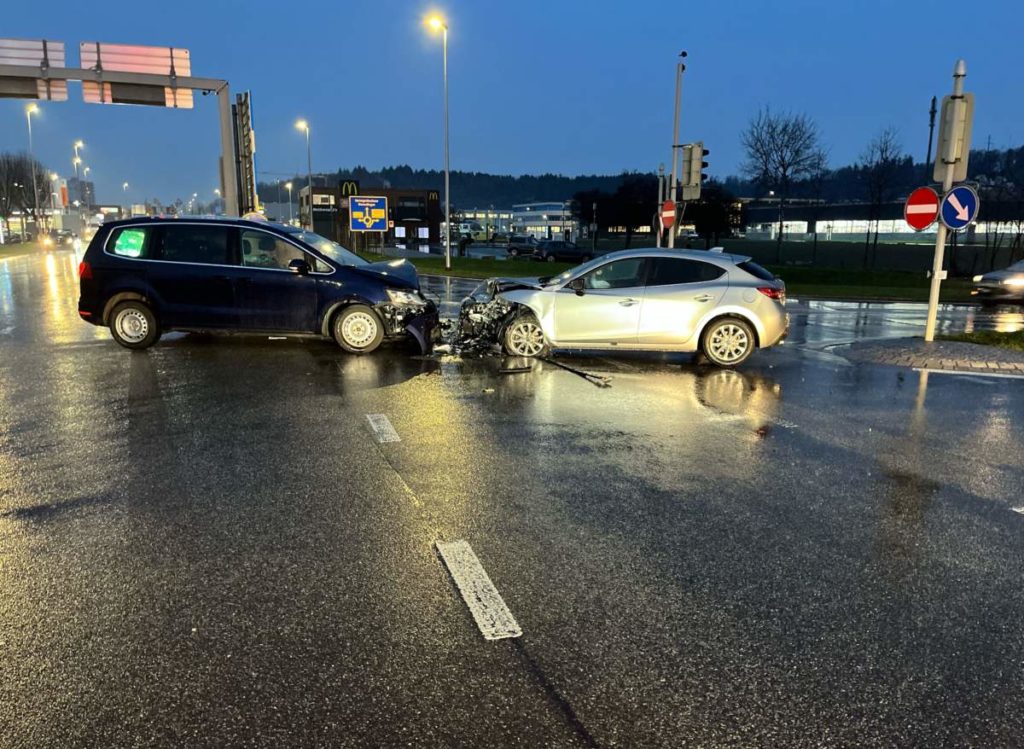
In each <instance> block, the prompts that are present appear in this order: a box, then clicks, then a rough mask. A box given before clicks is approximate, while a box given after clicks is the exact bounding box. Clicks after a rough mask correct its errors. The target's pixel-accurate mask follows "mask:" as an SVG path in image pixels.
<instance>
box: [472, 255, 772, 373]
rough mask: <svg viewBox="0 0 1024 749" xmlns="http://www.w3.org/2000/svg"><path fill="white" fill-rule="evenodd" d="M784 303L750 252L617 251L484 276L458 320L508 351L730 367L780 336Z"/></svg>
mask: <svg viewBox="0 0 1024 749" xmlns="http://www.w3.org/2000/svg"><path fill="white" fill-rule="evenodd" d="M785 303H786V286H785V284H784V283H783V282H782V281H781V280H780V279H777V278H775V276H773V275H772V274H771V273H770V272H769V271H767V270H765V269H764V268H762V267H761V266H759V265H757V264H756V263H754V262H753V261H751V259H750V258H749V257H743V256H739V255H730V254H725V253H716V252H702V251H690V250H658V249H646V250H623V251H621V252H613V253H609V254H607V255H603V256H601V257H598V258H595V259H593V260H591V261H589V262H586V263H584V264H582V265H579V266H577V267H575V268H571V269H570V270H567V271H565V272H564V273H561V274H560V275H557V276H554V277H552V278H547V279H491V280H489V281H487V282H485V283H484V284H483V285H481V286H480V287H479V288H478V289H477V290H476V291H474V292H473V294H472V295H471V296H470V297H469V298H468V299H466V301H465V302H464V303H463V308H462V323H461V325H462V329H463V333H464V334H467V332H468V334H470V335H472V334H474V333H475V334H487V333H490V334H491V335H492V336H493V337H495V338H497V339H498V340H499V341H500V342H501V343H502V345H503V347H504V349H505V350H506V351H507V352H508V353H509V354H512V355H515V356H540V355H542V354H544V353H545V352H546V351H547V350H548V349H550V348H563V349H565V348H577V349H604V350H616V351H681V352H688V351H698V350H699V351H701V352H703V353H704V355H705V356H707V358H708V359H709V360H710V361H711V362H712V363H714V364H717V365H719V366H723V367H734V366H736V365H738V364H740V363H741V362H743V361H745V360H746V359H747V357H749V356H750V355H751V353H753V351H754V350H755V349H757V348H768V347H769V346H774V345H775V344H777V343H779V342H780V341H781V340H782V339H783V338H784V337H785V335H786V331H787V329H788V326H789V316H788V315H787V314H786V309H785Z"/></svg>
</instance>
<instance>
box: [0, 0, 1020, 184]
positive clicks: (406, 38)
mask: <svg viewBox="0 0 1024 749" xmlns="http://www.w3.org/2000/svg"><path fill="white" fill-rule="evenodd" d="M434 8H436V9H438V10H440V11H441V12H443V13H444V14H445V16H446V17H447V18H448V21H449V26H450V28H451V33H450V42H449V44H450V46H449V51H450V59H449V65H450V81H451V147H452V154H451V161H452V168H453V169H464V170H472V171H487V172H494V173H503V174H508V173H510V174H523V173H541V172H557V173H563V174H569V175H573V174H580V173H598V174H610V173H618V172H621V171H623V170H653V169H656V168H657V165H658V163H659V162H664V161H666V160H667V158H668V153H669V145H670V140H671V129H672V96H673V84H674V67H673V66H674V63H675V60H676V55H677V54H678V52H679V50H681V49H686V50H687V51H688V52H689V57H688V58H687V72H686V77H685V79H684V86H683V115H682V127H681V140H683V141H684V142H688V141H692V140H698V139H703V140H704V141H705V145H706V147H707V148H709V149H710V150H711V155H710V157H709V161H710V164H711V168H710V170H709V171H710V172H711V173H712V174H715V175H719V176H724V175H727V174H730V173H734V172H736V171H737V170H738V168H739V165H740V163H741V161H742V152H741V147H740V143H739V135H740V132H741V131H742V130H743V128H744V126H745V125H746V123H747V122H748V120H749V119H750V117H751V116H752V115H753V114H754V113H755V112H756V110H757V109H758V107H760V106H762V105H766V104H768V105H771V106H772V107H775V108H778V109H787V110H793V111H802V112H806V113H807V114H809V115H810V116H811V117H812V118H813V119H814V120H815V121H816V122H817V123H818V125H819V126H820V129H821V132H822V135H823V140H824V143H825V145H826V146H827V148H828V150H829V155H830V162H831V164H832V165H833V166H836V165H841V164H844V163H848V162H850V161H852V160H854V159H856V157H857V155H858V154H859V153H860V152H861V151H862V150H863V148H864V146H865V144H866V142H867V141H868V140H869V139H870V138H871V137H872V136H873V135H874V134H875V133H877V132H878V131H879V130H881V129H882V128H884V127H886V126H889V125H893V126H895V127H896V128H897V129H898V131H899V133H900V138H901V140H902V143H903V146H904V148H905V149H906V150H908V151H909V152H910V153H911V154H912V155H913V156H914V157H915V158H916V159H923V158H924V153H925V148H926V146H927V138H928V128H927V109H928V103H929V99H930V97H931V96H932V95H933V94H936V95H939V96H941V95H943V94H945V93H947V92H948V91H949V89H950V87H951V78H950V74H951V71H952V67H953V63H954V61H955V60H956V58H957V57H959V56H962V57H964V58H965V59H966V60H967V66H968V77H967V90H969V91H973V92H974V93H975V94H976V97H977V111H976V120H975V125H974V145H975V146H976V147H978V146H984V145H985V144H986V143H987V141H988V139H989V138H990V137H991V142H992V145H993V146H996V147H1006V146H1011V145H1020V144H1021V143H1022V142H1024V47H1022V46H1021V44H1020V33H1021V28H1022V27H1024V4H1022V3H1021V2H1020V0H992V1H989V2H984V1H983V2H972V3H965V2H963V1H962V0H960V1H952V0H934V1H932V2H928V3H925V4H921V3H905V2H896V1H895V0H889V1H888V2H882V1H880V0H857V1H856V2H852V1H847V2H836V3H823V2H820V0H816V1H811V0H776V2H767V1H763V2H762V1H761V0H740V1H738V2H731V3H720V2H704V3H683V2H679V1H678V0H675V1H674V2H673V1H671V0H665V1H661V0H658V1H641V2H634V3H619V2H616V3H612V2H603V1H600V0H591V1H589V2H587V1H585V0H571V1H570V0H565V1H558V0H517V2H497V1H494V0H447V1H446V2H445V3H443V4H438V5H431V4H429V3H420V2H418V1H417V0H412V1H408V0H406V1H402V0H374V1H373V2H358V3H356V2H345V1H338V2H330V3H327V2H304V3H288V2H281V1H278V2H273V3H270V2H259V1H253V2H245V3H243V2H212V1H209V2H203V3H200V2H191V1H187V2H173V3H166V2H160V3H157V2H144V1H143V2H140V1H139V0H136V1H135V2H103V3H92V4H88V3H87V4H84V5H83V4H82V3H77V2H76V3H71V2H47V3H8V4H6V6H5V9H4V14H3V23H2V24H0V37H15V38H28V39H39V38H47V39H51V40H59V41H64V42H65V43H66V46H67V50H68V53H69V57H70V60H71V62H70V64H73V65H76V66H77V62H78V43H79V42H81V41H106V42H119V43H127V44H153V45H174V46H179V47H186V48H188V49H189V50H190V51H191V59H192V73H193V75H197V76H208V77H217V78H227V79H228V80H229V81H230V82H231V86H232V89H233V91H236V92H237V91H242V90H245V89H249V90H251V91H252V95H253V105H254V112H255V129H256V135H257V170H258V172H259V175H260V177H261V179H264V180H274V179H277V178H278V177H284V176H287V175H291V174H294V173H304V172H305V156H306V154H305V142H304V139H303V136H302V134H301V133H299V132H298V131H296V130H295V128H294V122H295V119H296V118H297V117H305V118H307V119H308V120H309V122H310V124H311V132H312V146H313V168H314V171H317V170H324V171H326V170H334V169H336V168H338V167H348V166H353V165H357V164H361V165H364V166H367V167H370V168H376V167H381V166H388V165H394V164H402V163H406V164H409V165H411V166H413V167H421V168H431V167H433V168H439V167H441V165H442V108H441V107H442V97H441V91H442V89H441V40H440V38H439V37H437V36H434V35H432V34H431V33H429V32H428V30H427V29H426V28H425V27H424V26H423V23H422V20H423V18H424V16H425V15H426V14H427V12H428V11H430V10H432V9H434ZM23 106H24V103H23V102H20V101H13V100H3V101H0V149H3V150H21V149H24V148H26V146H27V136H26V127H25V116H24V111H23ZM40 106H41V109H42V112H41V114H40V116H39V117H38V118H36V119H35V120H34V122H33V127H34V135H35V145H36V155H37V156H38V157H39V158H40V159H41V160H42V161H43V162H44V163H45V164H46V166H47V167H48V168H50V169H54V170H57V171H58V172H61V173H62V174H67V173H68V172H69V171H70V170H71V162H70V159H71V155H72V148H71V144H72V142H73V141H74V140H75V139H76V138H81V139H83V140H85V142H86V144H87V146H86V149H85V151H84V152H83V154H82V155H83V158H84V159H85V162H86V163H87V164H88V165H89V166H90V167H91V168H92V172H91V175H92V176H93V177H94V178H95V181H96V183H97V197H98V199H99V200H100V201H101V202H112V203H118V202H121V183H122V182H124V181H125V180H127V181H128V182H129V183H130V185H131V192H130V197H131V198H132V199H133V200H136V201H138V200H141V199H143V198H147V197H153V196H156V197H160V198H161V199H162V200H165V201H166V200H172V199H173V198H175V197H179V196H180V197H182V198H187V197H188V196H190V195H191V194H192V193H193V192H198V193H200V195H202V196H204V197H205V198H206V199H209V198H210V197H212V191H213V189H214V188H215V187H217V186H218V185H219V181H218V176H217V156H218V153H219V140H218V130H217V110H216V99H215V97H213V96H210V97H205V98H204V97H197V98H196V108H195V109H194V110H191V111H187V110H186V111H168V110H165V109H156V108H148V107H137V106H136V107H129V106H118V107H114V106H102V105H87V104H83V103H81V88H80V86H79V85H78V84H72V85H71V91H70V100H69V101H68V102H63V103H45V102H44V103H42V104H41V105H40ZM453 199H454V200H455V201H456V202H457V200H458V198H457V196H453Z"/></svg>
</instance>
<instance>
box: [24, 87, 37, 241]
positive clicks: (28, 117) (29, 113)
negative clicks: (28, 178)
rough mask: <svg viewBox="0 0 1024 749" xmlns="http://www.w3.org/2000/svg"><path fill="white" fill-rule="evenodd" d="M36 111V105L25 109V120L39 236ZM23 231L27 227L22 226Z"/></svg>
mask: <svg viewBox="0 0 1024 749" xmlns="http://www.w3.org/2000/svg"><path fill="white" fill-rule="evenodd" d="M35 110H36V105H35V104H29V105H28V106H27V107H25V120H26V121H27V122H28V156H29V161H30V164H29V168H30V169H31V170H32V199H33V202H34V203H35V206H36V208H35V219H36V234H39V188H38V187H37V186H36V157H35V154H34V153H33V151H32V113H33V112H34V111H35ZM21 228H22V230H25V229H26V227H25V226H22V227H21Z"/></svg>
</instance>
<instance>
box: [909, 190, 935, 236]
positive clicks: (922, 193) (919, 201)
mask: <svg viewBox="0 0 1024 749" xmlns="http://www.w3.org/2000/svg"><path fill="white" fill-rule="evenodd" d="M938 217H939V195H938V193H936V192H935V190H933V189H932V188H930V187H919V188H917V189H916V190H914V192H912V193H910V196H909V197H908V198H907V202H906V204H905V205H904V206H903V218H904V219H906V221H907V223H908V224H910V228H911V229H913V230H914V231H924V230H925V229H927V228H928V227H929V226H931V225H932V224H934V223H935V219H937V218H938Z"/></svg>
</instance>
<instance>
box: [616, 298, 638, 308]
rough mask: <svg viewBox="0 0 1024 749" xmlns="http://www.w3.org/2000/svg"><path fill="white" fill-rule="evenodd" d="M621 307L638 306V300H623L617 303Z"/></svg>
mask: <svg viewBox="0 0 1024 749" xmlns="http://www.w3.org/2000/svg"><path fill="white" fill-rule="evenodd" d="M619 304H621V305H622V306H623V307H632V306H633V305H634V304H640V300H639V299H623V300H622V301H620V302H619Z"/></svg>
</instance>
